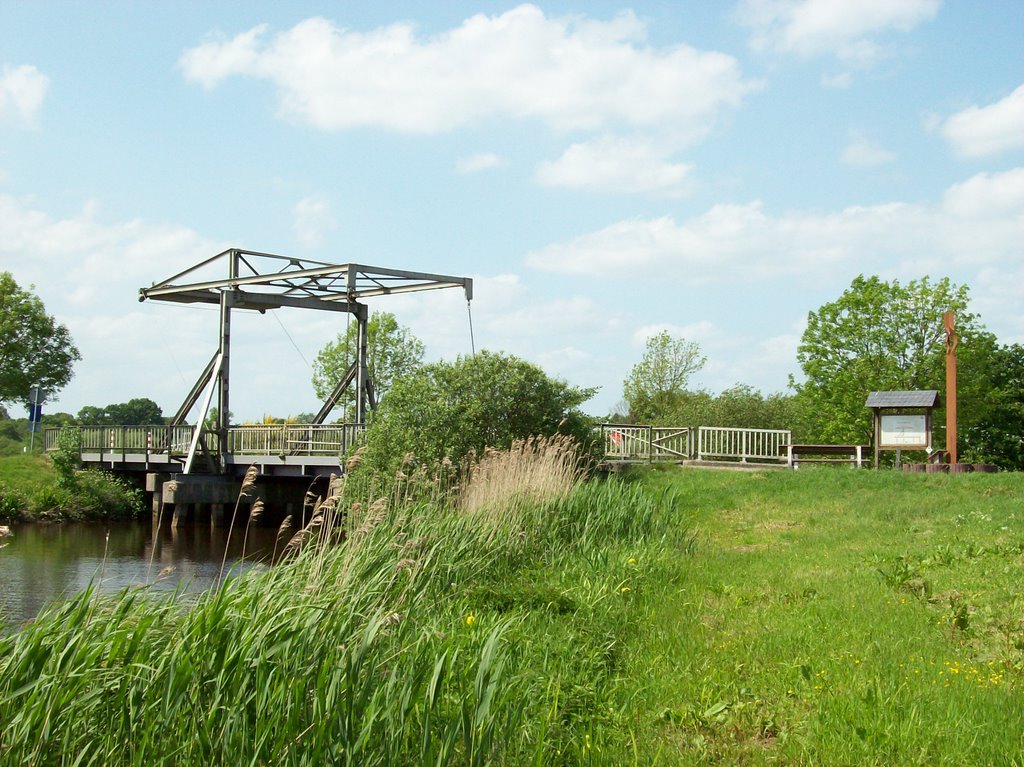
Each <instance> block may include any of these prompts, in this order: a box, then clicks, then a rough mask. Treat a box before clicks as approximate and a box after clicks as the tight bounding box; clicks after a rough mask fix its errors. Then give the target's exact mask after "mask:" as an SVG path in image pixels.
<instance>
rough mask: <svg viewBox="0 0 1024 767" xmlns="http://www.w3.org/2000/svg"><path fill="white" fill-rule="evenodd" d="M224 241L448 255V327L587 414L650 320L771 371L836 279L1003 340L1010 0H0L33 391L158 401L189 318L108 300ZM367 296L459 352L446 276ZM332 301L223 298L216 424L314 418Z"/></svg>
mask: <svg viewBox="0 0 1024 767" xmlns="http://www.w3.org/2000/svg"><path fill="white" fill-rule="evenodd" d="M230 247H238V248H243V249H248V250H255V251H262V252H270V253H278V254H283V255H289V256H299V257H303V258H309V259H315V260H319V261H326V262H330V263H350V262H354V263H362V264H370V265H374V266H382V267H391V268H398V269H408V270H415V271H427V272H434V273H441V274H450V275H457V276H468V277H472V278H473V279H474V283H475V290H474V294H475V295H474V300H473V302H472V305H471V316H472V329H473V339H474V340H475V346H476V348H477V349H481V348H486V349H491V350H495V351H502V352H506V353H509V354H514V355H517V356H520V357H523V358H525V359H527V360H530V361H531V362H534V363H536V364H538V365H540V366H541V367H542V368H543V369H544V370H545V371H546V372H547V373H548V374H550V375H552V376H555V377H557V378H560V379H564V380H566V381H568V382H569V383H571V384H573V385H576V386H584V387H599V391H598V393H597V395H595V397H594V398H593V399H592V400H591V401H590V402H588V403H587V404H586V406H585V409H586V410H587V411H588V412H590V413H592V414H594V415H604V414H607V413H609V412H611V411H613V410H614V409H616V408H617V406H618V405H619V404H620V402H621V399H622V383H623V380H624V379H625V378H626V376H628V374H629V372H630V369H631V368H632V366H633V365H634V364H636V363H637V362H638V361H639V360H640V358H641V356H642V354H643V351H644V347H645V343H646V339H647V338H648V337H649V336H651V335H652V334H655V333H658V332H660V331H662V330H667V331H669V332H670V333H672V334H673V335H676V336H680V337H683V338H685V339H687V340H689V341H695V342H697V343H698V344H699V345H700V347H701V350H702V352H703V353H704V354H705V355H706V356H707V364H706V366H705V367H704V369H703V370H702V371H700V372H699V373H698V374H697V375H695V376H694V378H693V379H692V381H691V386H693V387H699V388H705V389H708V390H710V391H713V392H718V391H721V390H722V389H724V388H726V387H729V386H732V385H734V384H737V383H742V384H746V385H749V386H753V387H755V388H757V389H759V390H761V391H762V392H764V393H766V394H768V393H772V392H778V391H786V390H787V387H788V385H789V381H790V376H792V375H795V376H797V379H798V380H799V374H800V371H799V366H798V364H797V360H796V350H797V345H798V343H799V340H800V335H801V333H802V331H803V329H804V327H805V324H806V319H807V315H808V312H811V311H814V310H816V309H817V308H819V307H820V306H821V305H823V304H824V303H827V302H829V301H833V300H835V299H837V298H838V297H839V296H840V295H841V294H842V292H843V291H844V290H845V289H846V288H847V287H849V285H850V283H851V281H852V280H853V279H854V278H855V277H856V276H857V275H859V274H865V275H872V274H877V275H879V276H880V277H882V278H883V279H886V280H891V279H898V280H899V281H900V282H903V283H905V282H907V281H909V280H912V279H920V278H922V277H925V276H930V277H931V278H932V279H938V278H940V277H949V278H950V279H952V280H953V281H954V282H956V283H959V284H966V285H968V286H969V287H970V291H971V296H972V307H971V308H972V310H973V311H975V312H976V313H978V314H979V315H980V319H981V322H982V323H983V324H984V325H985V326H986V327H987V328H988V329H989V330H990V331H991V332H993V333H994V334H995V335H996V336H997V338H998V339H999V340H1000V341H1001V342H1003V343H1019V342H1024V312H1022V311H1021V307H1022V304H1024V2H1022V1H1021V0H955V1H954V0H948V1H947V2H941V0H738V1H737V2H731V3H730V2H717V1H716V2H711V1H710V0H708V1H704V2H686V1H684V0H675V1H671V2H670V1H669V0H651V1H649V2H636V3H631V4H625V3H611V2H587V3H580V2H563V1H561V0H559V1H558V2H548V3H543V4H536V5H532V4H523V5H516V4H514V3H495V2H460V1H451V2H445V3H420V2H391V3H383V2H357V1H353V2H344V3H341V2H313V1H309V2H304V1H303V0H296V1H294V2H288V3H280V2H260V1H258V0H252V1H250V2H245V3H235V2H220V3H210V2H191V1H181V0H179V1H176V2H173V3H172V2H146V3H142V2H125V1H120V2H119V1H118V0H107V1H106V2H102V3H82V2H53V1H51V0H31V1H29V0H24V1H23V0H0V270H5V271H10V272H11V273H12V274H13V276H14V278H15V280H16V281H17V282H18V283H19V284H20V285H22V286H23V287H27V286H30V285H31V286H34V290H35V292H36V294H37V295H38V296H39V297H40V298H41V299H42V300H43V302H44V303H45V305H46V308H47V310H48V311H49V312H50V313H51V314H53V315H55V316H56V318H57V319H58V320H59V321H60V322H62V323H64V324H66V325H67V327H68V329H69V330H70V332H71V335H72V337H73V338H74V340H75V342H76V344H77V346H78V348H79V350H80V351H81V355H82V359H81V361H80V362H79V363H77V365H76V367H75V376H74V378H73V380H72V381H71V383H70V384H69V385H68V386H67V387H66V388H65V389H64V390H63V391H61V392H60V393H59V394H58V395H56V397H55V398H54V400H53V401H51V402H50V403H48V404H47V406H46V408H47V411H48V412H54V411H58V410H59V411H66V412H71V413H76V412H77V411H78V410H79V409H80V408H81V407H83V406H85V405H96V406H103V405H106V404H110V403H117V402H125V401H127V400H129V399H132V398H135V397H149V398H150V399H153V400H155V401H156V402H157V403H158V404H159V405H160V406H161V407H162V408H163V410H164V412H165V413H167V414H170V413H173V412H174V411H175V410H176V409H177V408H178V406H179V404H180V403H181V401H182V400H183V399H184V397H185V395H186V394H187V392H188V390H189V388H190V387H191V385H192V383H193V382H194V380H195V379H196V377H197V376H198V375H199V373H200V372H202V370H203V368H204V366H205V365H206V363H207V361H208V360H209V358H210V356H211V355H212V353H213V352H214V351H215V349H216V345H217V312H216V309H215V308H212V307H206V308H200V307H197V306H181V305H176V304H168V303H164V302H159V301H146V302H144V303H140V302H139V301H138V290H139V288H141V287H144V286H148V285H151V284H153V283H155V282H159V281H162V280H163V279H165V278H166V277H169V276H171V275H173V274H175V273H177V272H179V271H181V270H183V269H185V268H187V267H189V266H191V265H193V264H195V263H198V262H199V261H201V260H204V259H206V258H208V257H210V256H213V255H215V254H217V253H219V252H221V251H223V250H224V249H226V248H230ZM225 276H226V275H225ZM369 304H370V308H371V310H378V311H390V312H393V313H394V314H396V316H397V317H398V319H399V321H400V322H401V323H402V324H404V325H405V326H407V327H408V328H409V329H410V330H411V331H412V333H413V334H415V335H416V336H417V337H418V338H420V339H421V340H422V341H423V342H424V344H425V346H426V359H427V360H428V361H433V360H437V359H446V360H452V359H454V358H455V357H457V356H458V355H464V354H468V353H470V351H471V348H472V347H471V336H470V312H469V311H467V307H466V302H465V299H464V297H463V295H462V294H461V291H458V290H445V291H434V292H431V293H418V294H411V295H403V296H387V297H381V298H379V299H374V300H372V301H369ZM345 322H346V316H345V315H336V314H334V313H326V312H309V311H303V310H297V309H280V310H277V311H274V312H268V313H267V314H266V315H260V314H255V313H248V312H235V314H234V318H233V324H232V391H231V396H232V408H231V409H232V412H233V414H234V417H235V421H236V422H241V421H243V420H257V419H261V418H262V417H263V416H264V415H274V416H287V415H295V414H298V413H303V412H315V411H316V410H318V409H319V402H318V401H317V400H316V398H315V396H314V394H313V388H312V384H311V363H312V362H313V360H314V358H315V356H316V353H317V351H318V350H319V349H320V348H321V347H322V346H323V345H324V344H325V343H326V342H328V341H330V340H331V339H333V338H334V337H335V336H336V335H337V334H338V333H339V332H344V330H345ZM12 414H16V413H13V411H12Z"/></svg>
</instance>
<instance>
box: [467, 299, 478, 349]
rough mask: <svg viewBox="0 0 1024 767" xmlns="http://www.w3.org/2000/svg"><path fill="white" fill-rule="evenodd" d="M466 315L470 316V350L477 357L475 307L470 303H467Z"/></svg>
mask: <svg viewBox="0 0 1024 767" xmlns="http://www.w3.org/2000/svg"><path fill="white" fill-rule="evenodd" d="M466 313H467V314H468V315H469V348H470V349H471V350H472V352H473V356H474V357H475V356H476V339H474V338H473V305H472V303H470V302H469V301H466Z"/></svg>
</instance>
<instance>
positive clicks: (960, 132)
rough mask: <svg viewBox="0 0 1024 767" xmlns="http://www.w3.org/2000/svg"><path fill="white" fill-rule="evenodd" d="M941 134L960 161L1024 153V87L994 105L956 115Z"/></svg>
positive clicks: (943, 126)
mask: <svg viewBox="0 0 1024 767" xmlns="http://www.w3.org/2000/svg"><path fill="white" fill-rule="evenodd" d="M942 134H943V135H944V136H945V137H946V140H947V141H948V142H949V143H950V144H951V145H952V146H953V149H954V151H955V152H956V153H957V154H959V155H961V156H963V157H990V156H992V155H995V154H999V153H1000V152H1007V151H1012V150H1015V149H1024V85H1021V86H1019V87H1018V88H1017V89H1016V90H1015V91H1014V92H1013V93H1011V94H1010V95H1009V96H1007V97H1006V98H1004V99H1001V100H1000V101H997V102H996V103H994V104H989V105H988V106H986V107H978V106H971V107H968V108H967V109H964V110H963V111H961V112H957V113H956V114H955V115H952V116H951V117H950V118H949V119H948V120H946V122H945V123H944V124H943V125H942Z"/></svg>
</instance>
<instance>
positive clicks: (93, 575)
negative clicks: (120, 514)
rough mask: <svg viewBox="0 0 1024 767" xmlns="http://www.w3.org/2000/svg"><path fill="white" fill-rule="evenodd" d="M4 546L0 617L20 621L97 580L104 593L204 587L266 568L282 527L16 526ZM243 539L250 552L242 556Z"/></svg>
mask: <svg viewBox="0 0 1024 767" xmlns="http://www.w3.org/2000/svg"><path fill="white" fill-rule="evenodd" d="M11 529H12V533H13V535H12V536H11V537H8V538H5V539H4V540H3V542H4V543H6V544H7V546H5V547H3V548H0V623H2V624H6V625H7V627H8V628H10V627H16V626H18V625H20V624H22V623H24V622H25V621H27V620H30V619H31V618H33V617H35V615H37V614H38V613H39V611H40V610H41V609H42V608H43V607H44V606H45V605H47V604H49V603H51V602H53V601H54V600H57V599H61V598H66V597H67V596H70V595H72V594H74V593H76V592H78V591H81V590H82V589H84V588H85V587H86V586H88V585H89V584H90V583H97V584H99V586H100V589H101V590H102V591H104V592H114V591H119V590H120V589H123V588H125V587H127V586H140V585H146V586H148V587H150V588H152V589H154V590H158V591H173V590H175V589H179V588H180V589H182V590H183V591H186V592H199V591H202V590H204V589H206V588H209V586H210V585H211V584H212V583H213V582H214V581H215V580H216V579H217V577H218V575H219V574H220V572H221V562H222V560H223V559H224V554H225V550H226V551H227V564H226V566H225V572H228V571H230V572H232V573H238V572H244V571H246V570H248V569H250V568H252V567H266V566H267V563H268V562H269V561H270V559H271V557H272V555H273V552H274V549H275V540H276V537H277V530H276V529H268V528H260V527H252V528H250V529H249V530H248V536H246V531H245V529H244V528H243V529H236V530H234V531H233V532H232V535H231V537H230V539H229V537H228V530H227V528H222V527H212V526H211V525H210V524H209V523H206V524H196V525H186V526H184V527H179V528H176V529H172V528H171V527H170V525H167V524H165V525H163V526H162V527H160V528H156V527H155V526H154V525H151V524H149V523H145V522H124V523H122V522H118V523H106V524H74V525H13V526H12V528H11ZM243 544H244V547H245V558H244V561H243V560H242V553H243V552H242V549H243Z"/></svg>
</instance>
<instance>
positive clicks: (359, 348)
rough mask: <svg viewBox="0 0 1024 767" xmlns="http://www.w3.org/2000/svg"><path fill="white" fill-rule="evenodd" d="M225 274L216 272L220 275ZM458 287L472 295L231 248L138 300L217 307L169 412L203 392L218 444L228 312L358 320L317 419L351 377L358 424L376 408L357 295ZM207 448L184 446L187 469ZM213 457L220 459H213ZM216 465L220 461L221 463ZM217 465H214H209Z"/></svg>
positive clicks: (179, 415) (183, 411) (225, 396)
mask: <svg viewBox="0 0 1024 767" xmlns="http://www.w3.org/2000/svg"><path fill="white" fill-rule="evenodd" d="M219 270H225V271H226V272H227V277H226V278H224V277H218V278H214V279H210V278H209V277H210V275H209V273H211V272H214V273H215V272H216V271H219ZM223 273H224V271H220V274H223ZM455 287H461V288H462V289H463V291H464V293H465V295H466V301H467V302H469V301H471V300H472V299H473V280H472V279H471V278H469V277H454V276H451V275H446V274H432V273H429V272H416V271H408V270H404V269H391V268H387V267H380V266H369V265H367V264H331V263H327V262H324V261H313V260H310V259H307V258H297V257H293V256H282V255H277V254H275V253H261V252H258V251H252V250H242V249H240V248H230V249H228V250H225V251H223V252H222V253H218V254H217V255H215V256H212V257H211V258H208V259H206V260H205V261H201V262H200V263H198V264H195V265H194V266H191V267H189V268H188V269H186V270H184V271H182V272H179V273H178V274H175V275H173V276H171V277H168V278H167V279H165V280H162V281H161V282H158V283H154V284H153V285H152V286H150V287H148V288H140V289H139V301H145V300H147V299H152V300H155V301H171V302H175V303H186V304H190V303H204V304H215V305H217V306H219V307H220V342H219V344H218V348H217V351H216V352H215V353H214V355H213V357H212V358H211V360H210V363H209V364H208V365H207V366H206V369H205V370H204V371H203V373H202V374H201V375H200V376H199V379H198V380H197V381H196V383H195V385H194V386H193V387H192V389H191V390H190V391H189V393H188V395H187V396H186V397H185V400H184V401H183V402H182V404H181V407H179V408H178V411H177V412H176V413H175V415H174V418H173V420H172V422H171V424H172V425H177V424H181V423H184V420H185V418H186V417H187V416H188V414H189V412H190V411H191V410H192V407H193V406H194V405H195V404H196V402H197V401H198V400H199V398H200V396H202V394H203V392H204V391H207V392H208V394H207V396H206V397H205V398H204V403H203V407H202V411H203V412H201V413H200V414H199V417H198V418H199V420H198V425H199V427H200V428H198V429H197V430H196V434H197V435H198V434H199V432H200V431H202V432H206V431H212V432H215V433H216V434H217V435H218V436H219V437H220V439H219V444H220V445H222V446H226V445H227V444H228V441H227V433H228V427H229V423H228V418H229V414H230V412H231V411H230V407H229V404H230V391H231V387H230V370H231V364H230V359H231V311H232V310H233V309H249V310H254V311H258V312H260V313H261V314H263V313H265V312H266V311H267V309H279V308H282V307H293V308H299V309H316V310H319V311H331V312H347V313H349V314H352V315H354V316H355V318H356V323H357V334H356V338H357V343H356V359H355V361H353V363H352V365H351V366H350V367H349V369H348V370H347V371H346V373H345V375H344V376H343V377H342V379H341V380H340V381H339V382H338V385H337V386H336V387H335V389H334V391H332V392H331V394H330V396H328V398H327V399H326V400H325V401H324V405H323V407H321V408H320V412H319V413H317V415H316V419H315V421H314V422H315V423H318V424H320V423H323V422H324V421H325V420H326V419H327V417H328V415H330V413H331V411H332V410H333V409H334V407H335V405H336V404H337V402H338V400H339V399H340V398H341V395H342V393H343V392H344V391H345V390H346V389H347V388H348V387H349V386H350V385H351V384H352V382H353V381H354V382H355V386H356V398H355V399H356V422H357V423H359V424H365V423H366V416H367V407H368V406H369V407H370V408H374V407H376V397H375V395H374V388H373V381H372V380H371V378H370V371H369V368H368V366H367V348H366V347H367V323H368V320H369V312H368V310H367V307H366V304H363V303H360V300H361V299H366V298H372V297H376V296H385V295H393V294H399V293H413V292H419V291H424V290H439V289H443V288H455ZM215 389H216V392H217V418H216V423H215V424H214V426H213V428H211V429H207V428H206V427H205V423H206V418H207V415H208V413H209V408H210V405H211V403H212V399H213V393H214V390H215ZM198 448H201V449H202V450H203V452H204V453H207V454H209V451H207V450H206V445H205V439H202V440H197V441H196V443H195V444H193V446H192V449H191V450H190V453H189V456H188V459H187V462H186V473H188V472H189V471H191V466H192V459H193V458H194V456H195V453H196V450H197V449H198ZM218 457H219V456H218ZM219 463H220V467H221V468H222V467H223V466H224V462H223V461H220V462H219ZM211 468H217V467H211Z"/></svg>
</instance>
